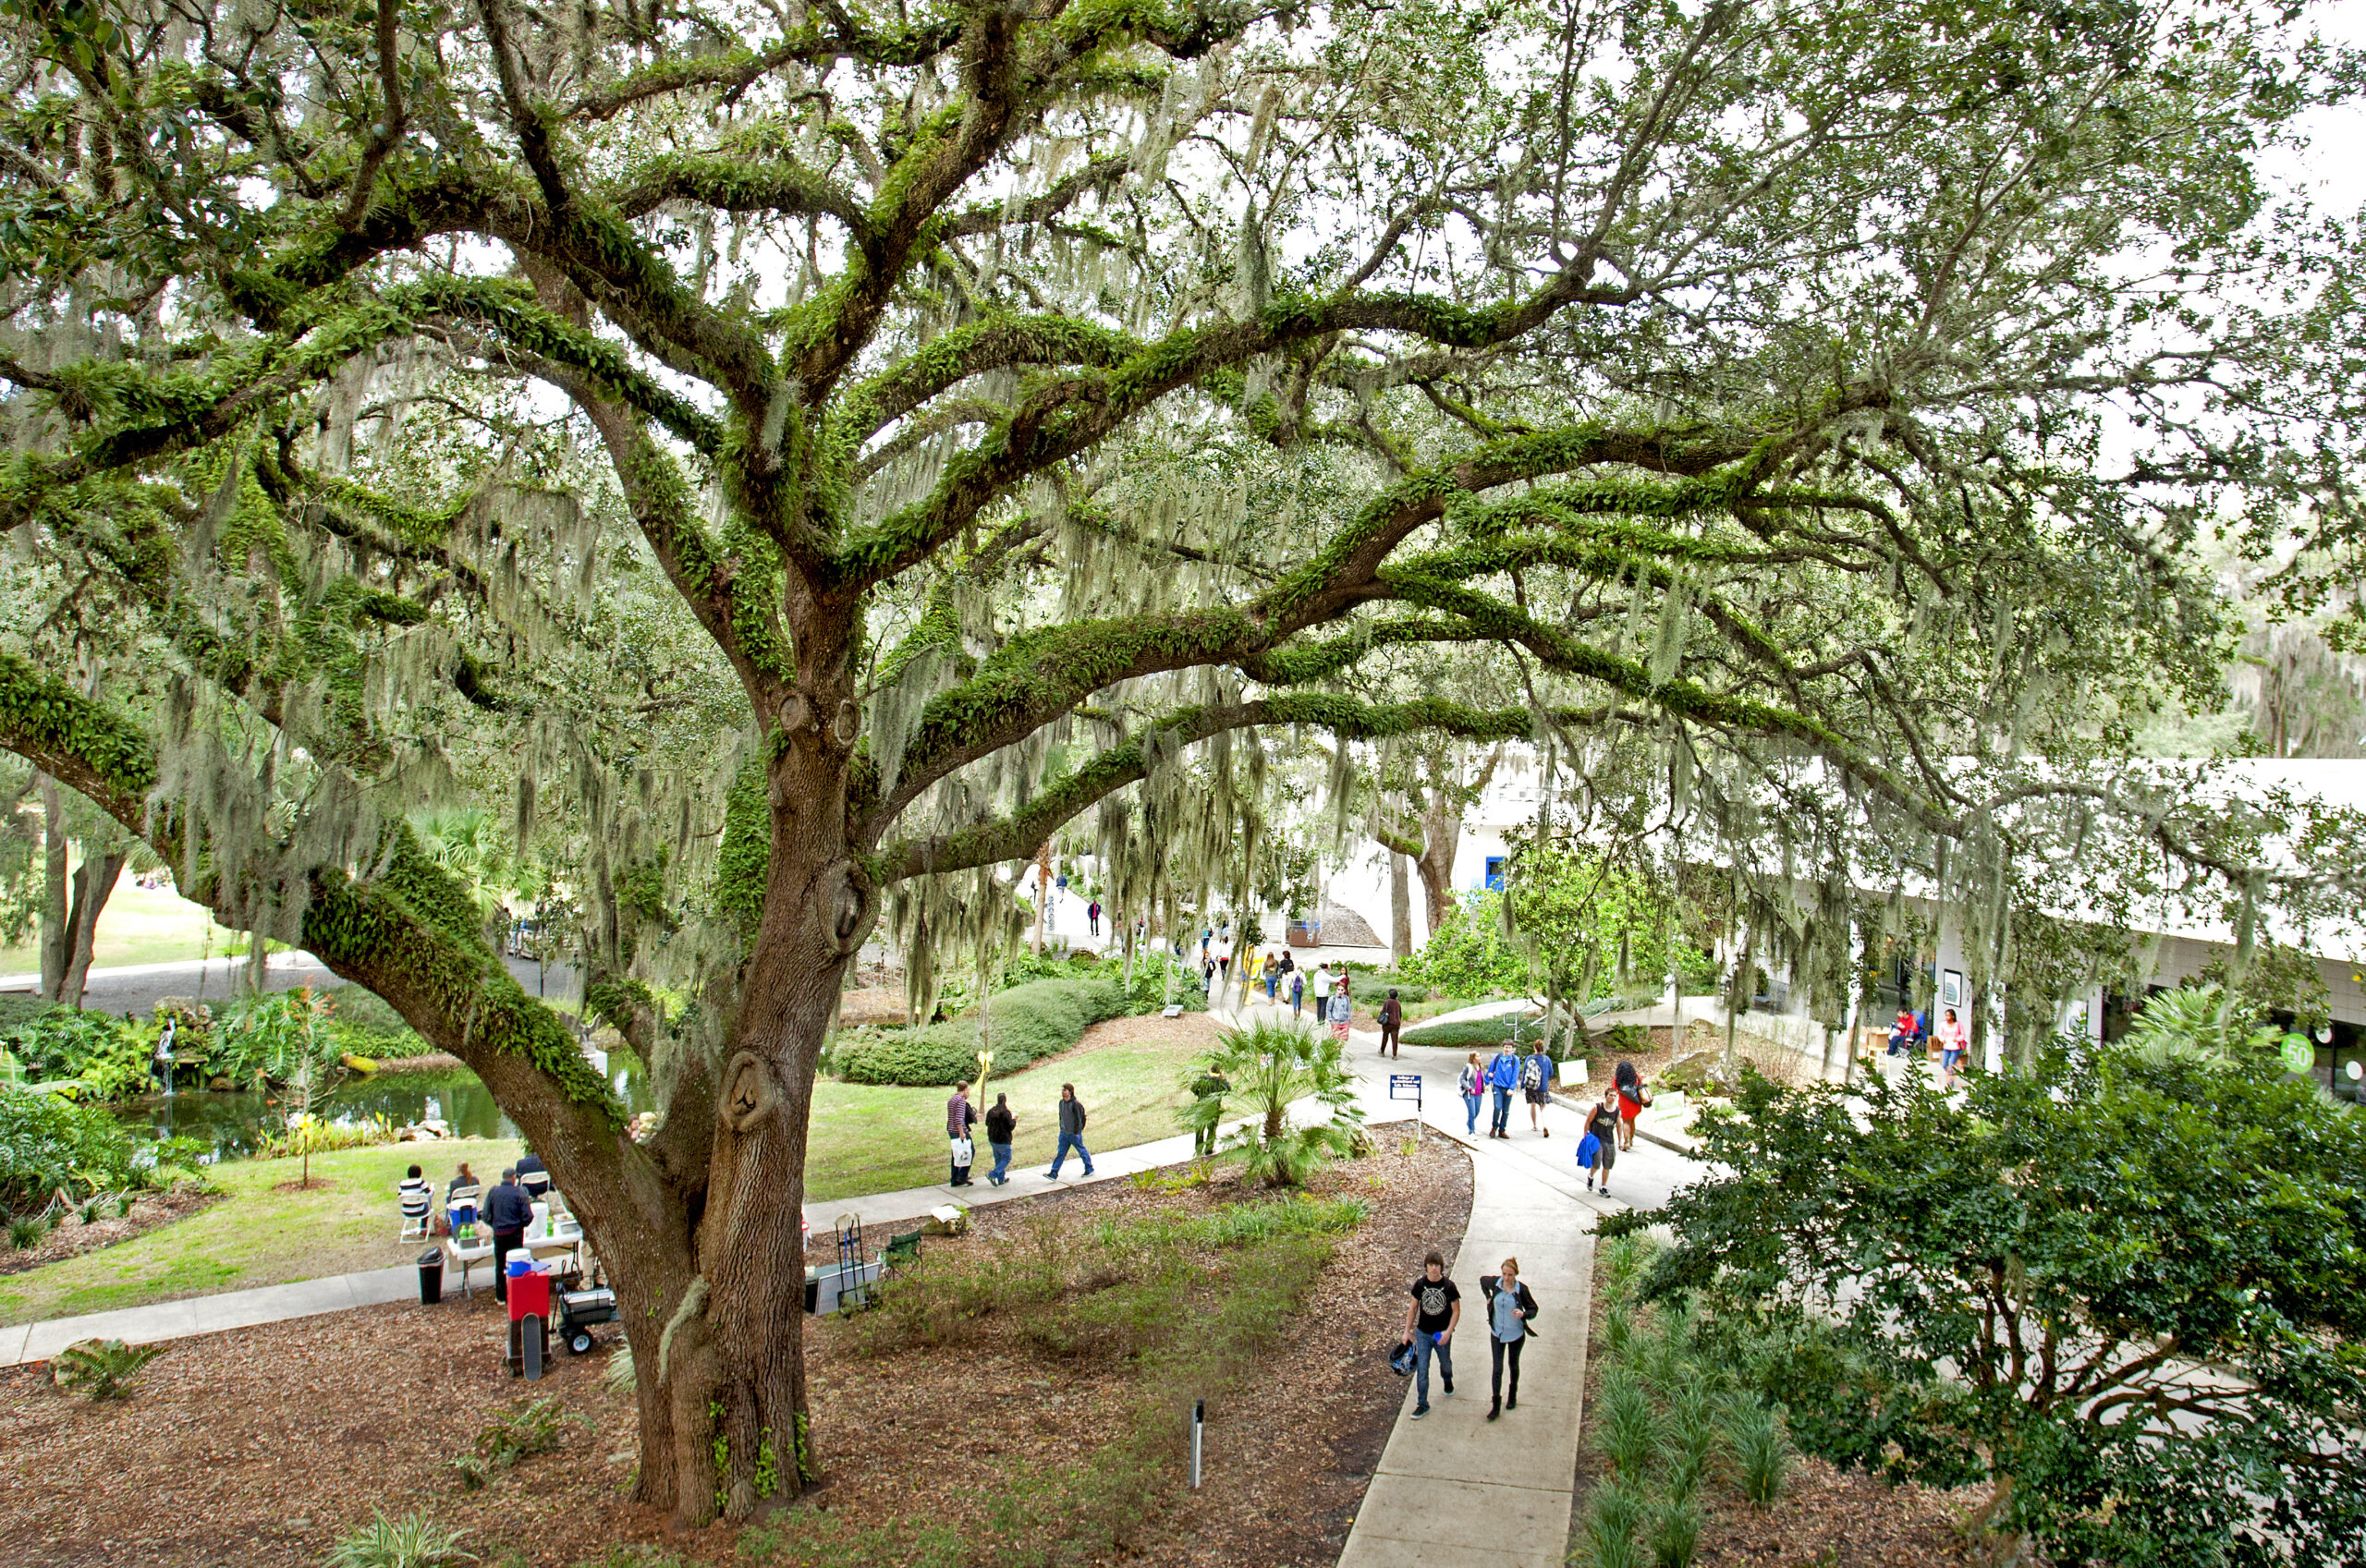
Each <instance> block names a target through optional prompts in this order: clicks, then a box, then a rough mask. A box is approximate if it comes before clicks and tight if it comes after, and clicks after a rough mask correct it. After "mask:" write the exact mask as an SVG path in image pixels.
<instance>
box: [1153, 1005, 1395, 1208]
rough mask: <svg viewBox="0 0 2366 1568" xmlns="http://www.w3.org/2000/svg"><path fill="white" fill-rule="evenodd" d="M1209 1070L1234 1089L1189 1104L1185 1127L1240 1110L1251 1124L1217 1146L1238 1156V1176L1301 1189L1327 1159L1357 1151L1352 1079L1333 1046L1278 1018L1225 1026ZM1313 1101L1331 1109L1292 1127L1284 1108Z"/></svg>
mask: <svg viewBox="0 0 2366 1568" xmlns="http://www.w3.org/2000/svg"><path fill="white" fill-rule="evenodd" d="M1221 1040H1222V1043H1221V1044H1220V1045H1219V1046H1218V1047H1217V1049H1216V1051H1215V1052H1214V1054H1213V1056H1211V1057H1210V1058H1209V1065H1210V1066H1211V1067H1212V1068H1213V1070H1214V1071H1216V1072H1218V1073H1221V1074H1223V1075H1224V1076H1225V1077H1226V1079H1228V1080H1229V1081H1230V1082H1231V1084H1232V1091H1231V1093H1229V1094H1228V1095H1226V1097H1225V1098H1224V1099H1223V1100H1216V1099H1214V1098H1213V1097H1211V1098H1208V1099H1205V1100H1198V1101H1195V1102H1194V1103H1193V1104H1192V1106H1191V1107H1190V1109H1189V1110H1188V1111H1186V1112H1183V1117H1182V1119H1183V1122H1184V1124H1185V1125H1187V1126H1189V1127H1190V1128H1192V1129H1193V1130H1194V1131H1205V1130H1206V1129H1208V1128H1210V1127H1213V1126H1215V1125H1217V1124H1219V1123H1220V1122H1221V1121H1223V1120H1224V1119H1225V1118H1226V1116H1228V1115H1229V1116H1237V1115H1238V1114H1240V1112H1242V1111H1243V1110H1246V1111H1248V1112H1249V1113H1250V1120H1249V1121H1247V1122H1245V1123H1243V1124H1241V1125H1240V1126H1238V1127H1237V1128H1235V1129H1234V1130H1233V1132H1232V1133H1231V1134H1229V1135H1228V1136H1226V1139H1225V1140H1224V1143H1223V1144H1222V1145H1221V1146H1220V1147H1221V1148H1222V1149H1226V1150H1237V1151H1238V1152H1239V1153H1240V1154H1241V1156H1242V1170H1241V1174H1242V1178H1243V1179H1244V1180H1246V1181H1250V1182H1263V1183H1265V1184H1267V1185H1271V1186H1303V1185H1305V1184H1306V1180H1307V1178H1308V1177H1309V1176H1311V1175H1312V1174H1313V1173H1315V1172H1316V1171H1318V1170H1320V1169H1321V1168H1322V1167H1323V1165H1324V1164H1325V1163H1327V1162H1328V1161H1332V1160H1335V1159H1340V1158H1344V1157H1345V1156H1347V1155H1349V1154H1352V1153H1353V1152H1355V1150H1356V1148H1357V1146H1358V1141H1359V1139H1360V1136H1361V1134H1362V1131H1363V1112H1362V1110H1361V1109H1360V1107H1359V1106H1358V1105H1357V1104H1356V1090H1355V1075H1354V1074H1353V1073H1352V1072H1350V1071H1349V1070H1348V1064H1347V1058H1346V1056H1345V1054H1344V1053H1343V1052H1342V1051H1340V1049H1339V1042H1338V1041H1337V1040H1335V1039H1331V1038H1330V1037H1329V1036H1328V1035H1318V1034H1316V1033H1314V1032H1313V1031H1311V1030H1309V1029H1304V1028H1300V1027H1296V1026H1294V1025H1293V1024H1291V1023H1289V1022H1287V1021H1286V1020H1282V1019H1276V1018H1259V1019H1257V1020H1256V1021H1254V1022H1252V1023H1250V1024H1248V1025H1246V1026H1244V1027H1239V1028H1234V1029H1227V1030H1226V1031H1225V1032H1224V1034H1223V1036H1222V1037H1221ZM1300 1100H1313V1101H1315V1102H1316V1103H1317V1104H1318V1105H1320V1106H1321V1107H1323V1109H1324V1110H1326V1111H1328V1112H1330V1114H1329V1116H1328V1118H1327V1119H1326V1120H1324V1121H1322V1122H1319V1123H1316V1124H1313V1125H1311V1126H1299V1127H1293V1126H1291V1125H1290V1124H1289V1111H1290V1107H1291V1106H1292V1105H1295V1104H1297V1103H1298V1102H1299V1101H1300Z"/></svg>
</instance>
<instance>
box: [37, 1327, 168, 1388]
mask: <svg viewBox="0 0 2366 1568" xmlns="http://www.w3.org/2000/svg"><path fill="white" fill-rule="evenodd" d="M164 1354H165V1347H164V1346H163V1345H160V1344H143V1345H128V1344H126V1343H123V1342H122V1341H121V1340H83V1341H81V1342H80V1343H76V1344H69V1345H67V1347H66V1348H65V1349H64V1350H61V1351H59V1352H58V1353H57V1361H56V1363H55V1371H54V1372H53V1376H55V1378H56V1380H57V1386H58V1387H60V1388H63V1389H79V1390H80V1391H82V1392H85V1393H88V1394H89V1395H90V1396H91V1398H92V1399H120V1398H122V1397H123V1395H124V1393H125V1392H126V1388H125V1385H127V1384H128V1383H129V1382H130V1380H132V1379H133V1378H135V1377H137V1376H139V1374H140V1369H141V1368H142V1367H146V1366H147V1365H148V1363H150V1362H151V1361H153V1360H155V1359H156V1357H158V1356H159V1355H164Z"/></svg>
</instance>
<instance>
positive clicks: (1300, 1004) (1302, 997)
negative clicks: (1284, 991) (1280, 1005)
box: [1290, 969, 1306, 1018]
mask: <svg viewBox="0 0 2366 1568" xmlns="http://www.w3.org/2000/svg"><path fill="white" fill-rule="evenodd" d="M1305 1003H1306V971H1305V970H1304V969H1292V970H1291V971H1290V1016H1291V1017H1292V1018H1297V1017H1300V1016H1302V1015H1304V1013H1305V1010H1306V1009H1305Z"/></svg>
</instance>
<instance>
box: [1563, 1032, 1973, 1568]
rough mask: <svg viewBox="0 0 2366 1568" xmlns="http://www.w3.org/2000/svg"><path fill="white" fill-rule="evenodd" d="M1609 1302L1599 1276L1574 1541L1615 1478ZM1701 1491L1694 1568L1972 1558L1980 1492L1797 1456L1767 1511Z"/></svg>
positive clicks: (1709, 1485)
mask: <svg viewBox="0 0 2366 1568" xmlns="http://www.w3.org/2000/svg"><path fill="white" fill-rule="evenodd" d="M1658 1032H1659V1033H1661V1034H1665V1033H1666V1032H1667V1031H1666V1030H1665V1029H1662V1030H1660V1031H1658ZM1607 1306H1608V1302H1607V1300H1606V1299H1605V1297H1604V1292H1603V1284H1602V1277H1601V1275H1600V1274H1599V1273H1598V1272H1597V1273H1596V1275H1595V1277H1594V1288H1593V1317H1592V1321H1593V1323H1594V1324H1595V1335H1596V1337H1595V1341H1594V1343H1593V1344H1592V1346H1590V1347H1589V1349H1588V1354H1587V1357H1586V1401H1585V1410H1586V1415H1585V1439H1584V1441H1583V1442H1581V1443H1580V1444H1579V1450H1578V1491H1577V1507H1576V1508H1575V1509H1574V1510H1573V1511H1572V1513H1571V1520H1572V1524H1573V1526H1574V1530H1573V1534H1572V1537H1571V1545H1572V1546H1573V1547H1574V1546H1576V1545H1578V1544H1579V1543H1580V1542H1582V1541H1584V1539H1585V1538H1586V1535H1585V1505H1586V1499H1587V1497H1588V1495H1589V1494H1591V1493H1592V1490H1593V1489H1594V1488H1595V1487H1596V1486H1597V1485H1599V1484H1601V1483H1603V1482H1604V1481H1606V1480H1608V1479H1609V1478H1610V1476H1611V1471H1610V1467H1609V1465H1608V1464H1607V1463H1605V1462H1604V1459H1603V1457H1602V1455H1601V1454H1600V1453H1597V1452H1596V1451H1595V1449H1594V1447H1593V1441H1594V1412H1595V1411H1596V1410H1597V1409H1598V1408H1599V1405H1598V1404H1597V1403H1596V1402H1597V1398H1598V1396H1599V1395H1600V1393H1601V1392H1602V1377H1603V1368H1604V1366H1605V1365H1606V1362H1605V1361H1604V1359H1603V1358H1602V1357H1601V1355H1599V1352H1600V1348H1601V1339H1600V1325H1601V1323H1602V1319H1603V1313H1604V1310H1605V1308H1606V1307H1607ZM1712 1476H1713V1477H1714V1470H1713V1471H1712ZM1700 1496H1701V1541H1700V1550H1699V1552H1698V1554H1697V1555H1696V1556H1695V1557H1694V1558H1693V1562H1694V1564H1695V1565H1696V1568H1944V1565H1947V1564H1970V1563H1971V1562H1975V1561H1976V1560H1977V1554H1976V1553H1975V1552H1974V1551H1973V1550H1972V1544H1971V1542H1970V1541H1969V1540H1968V1539H1967V1538H1965V1536H1964V1535H1963V1533H1962V1531H1961V1530H1960V1529H1958V1528H1957V1520H1959V1519H1961V1518H1962V1517H1963V1516H1964V1515H1965V1513H1968V1512H1969V1511H1970V1508H1971V1507H1972V1506H1973V1505H1974V1504H1975V1503H1976V1502H1977V1501H1979V1499H1980V1496H1981V1493H1980V1492H1979V1490H1978V1489H1970V1490H1963V1491H1942V1490H1940V1489H1936V1488H1933V1487H1925V1486H1921V1485H1917V1484H1913V1483H1909V1484H1907V1485H1904V1486H1892V1485H1891V1484H1890V1483H1888V1482H1887V1481H1884V1480H1882V1479H1880V1478H1879V1477H1873V1476H1869V1475H1866V1474H1865V1473H1864V1472H1863V1471H1861V1470H1841V1469H1839V1468H1837V1467H1835V1465H1831V1464H1830V1463H1828V1462H1827V1461H1824V1460H1822V1459H1817V1458H1814V1457H1812V1456H1810V1455H1806V1454H1798V1455H1795V1456H1794V1458H1793V1460H1792V1464H1791V1469H1790V1474H1789V1476H1788V1477H1787V1479H1786V1481H1785V1482H1784V1486H1783V1490H1782V1492H1781V1493H1780V1494H1779V1495H1778V1496H1777V1497H1776V1498H1775V1500H1774V1503H1773V1504H1772V1505H1770V1506H1768V1507H1765V1508H1760V1507H1758V1506H1757V1505H1756V1504H1754V1503H1751V1502H1749V1501H1745V1500H1744V1499H1743V1498H1742V1497H1741V1496H1740V1495H1739V1494H1738V1491H1736V1490H1734V1489H1731V1488H1730V1487H1726V1486H1721V1485H1718V1484H1717V1483H1716V1482H1715V1481H1714V1479H1704V1480H1703V1481H1702V1483H1701V1493H1700Z"/></svg>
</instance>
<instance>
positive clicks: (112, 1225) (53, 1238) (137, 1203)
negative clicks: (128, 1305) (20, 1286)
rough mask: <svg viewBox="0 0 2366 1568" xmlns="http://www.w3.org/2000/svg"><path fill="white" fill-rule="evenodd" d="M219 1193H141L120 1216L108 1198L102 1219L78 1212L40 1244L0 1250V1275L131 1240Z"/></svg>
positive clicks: (214, 1198)
mask: <svg viewBox="0 0 2366 1568" xmlns="http://www.w3.org/2000/svg"><path fill="white" fill-rule="evenodd" d="M221 1196H222V1195H221V1194H219V1193H201V1192H192V1191H188V1190H182V1191H177V1192H169V1193H142V1194H140V1196H139V1197H136V1198H134V1199H132V1203H131V1212H130V1213H128V1214H126V1215H123V1216H121V1217H118V1216H117V1215H116V1211H115V1200H114V1199H113V1198H111V1197H110V1198H107V1199H105V1200H104V1202H103V1204H102V1206H101V1207H102V1208H103V1209H104V1213H103V1214H102V1215H101V1217H100V1218H98V1219H96V1220H93V1221H92V1222H91V1223H89V1224H87V1225H86V1224H84V1223H83V1222H81V1220H80V1219H79V1217H78V1215H76V1214H70V1213H69V1214H68V1215H67V1216H66V1220H65V1222H64V1223H62V1224H60V1225H59V1226H58V1227H57V1229H55V1230H54V1231H52V1232H50V1233H49V1234H48V1235H46V1236H44V1237H43V1238H42V1242H41V1245H40V1246H31V1247H27V1248H26V1249H24V1250H23V1251H21V1252H18V1251H15V1250H13V1249H12V1250H9V1251H6V1252H0V1274H17V1273H21V1272H23V1271H24V1270H27V1269H38V1268H40V1267H41V1266H42V1265H43V1264H44V1263H55V1262H56V1261H58V1260H59V1259H60V1258H73V1257H76V1256H77V1255H79V1254H81V1253H85V1252H95V1251H97V1250H98V1249H99V1248H100V1247H103V1246H114V1245H115V1244H116V1242H119V1241H129V1240H130V1239H131V1238H132V1237H133V1236H136V1235H138V1234H140V1233H141V1232H142V1231H152V1230H154V1229H155V1228H156V1227H157V1226H159V1225H169V1224H171V1223H172V1222H174V1221H176V1220H186V1219H188V1218H189V1216H190V1215H192V1214H194V1213H196V1212H197V1211H198V1210H199V1209H203V1208H205V1207H206V1206H207V1205H208V1204H212V1203H215V1202H218V1201H220V1199H221Z"/></svg>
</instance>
